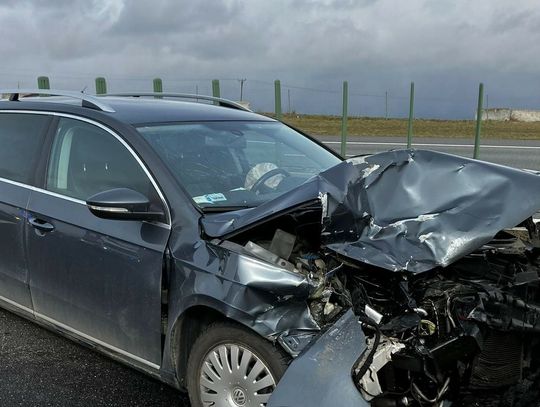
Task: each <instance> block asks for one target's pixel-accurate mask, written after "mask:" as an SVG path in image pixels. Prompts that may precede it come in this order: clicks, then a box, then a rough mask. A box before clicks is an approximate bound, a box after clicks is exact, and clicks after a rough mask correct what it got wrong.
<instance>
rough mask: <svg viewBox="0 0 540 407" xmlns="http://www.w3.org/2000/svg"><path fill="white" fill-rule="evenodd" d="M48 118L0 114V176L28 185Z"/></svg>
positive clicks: (22, 114) (33, 115)
mask: <svg viewBox="0 0 540 407" xmlns="http://www.w3.org/2000/svg"><path fill="white" fill-rule="evenodd" d="M49 121H50V117H49V116H46V115H40V114H27V113H0V177H1V178H6V179H9V180H12V181H17V182H22V183H25V184H30V183H31V179H32V170H33V168H34V163H35V161H36V158H37V157H38V154H39V153H40V152H41V146H42V145H43V135H44V133H45V131H46V130H47V127H48V124H49Z"/></svg>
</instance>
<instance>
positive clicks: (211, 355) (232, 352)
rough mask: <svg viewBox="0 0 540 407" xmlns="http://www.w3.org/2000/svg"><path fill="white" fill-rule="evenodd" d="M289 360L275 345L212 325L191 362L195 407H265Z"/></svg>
mask: <svg viewBox="0 0 540 407" xmlns="http://www.w3.org/2000/svg"><path fill="white" fill-rule="evenodd" d="M288 362H289V357H288V356H287V355H286V354H285V353H284V352H283V351H282V350H280V349H278V348H277V347H276V346H274V345H273V344H272V343H270V342H268V341H267V340H265V339H263V338H261V337H260V336H257V335H256V334H254V333H252V332H250V331H248V330H247V329H245V328H243V327H241V326H239V325H236V324H232V323H227V322H223V323H215V324H212V325H210V326H209V327H208V328H207V329H206V330H205V331H204V332H203V333H202V334H201V335H200V336H199V337H198V338H197V340H196V341H195V343H194V344H193V348H192V349H191V353H190V356H189V360H188V366H187V377H186V380H187V388H188V392H189V398H190V401H191V406H192V407H210V406H212V407H261V406H266V403H267V402H268V399H269V398H270V395H271V394H272V392H273V391H274V389H275V387H276V385H277V383H278V381H279V379H280V378H281V376H283V373H284V372H285V369H286V368H287V366H288Z"/></svg>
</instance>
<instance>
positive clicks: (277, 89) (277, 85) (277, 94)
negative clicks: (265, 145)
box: [274, 79, 283, 120]
mask: <svg viewBox="0 0 540 407" xmlns="http://www.w3.org/2000/svg"><path fill="white" fill-rule="evenodd" d="M274 104H275V109H274V112H275V113H276V119H278V120H281V119H282V117H283V116H282V114H281V82H280V80H279V79H276V80H275V81H274Z"/></svg>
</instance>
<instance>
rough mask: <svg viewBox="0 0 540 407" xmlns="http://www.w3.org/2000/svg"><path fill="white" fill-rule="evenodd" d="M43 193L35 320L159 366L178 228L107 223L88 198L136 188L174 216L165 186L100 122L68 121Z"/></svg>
mask: <svg viewBox="0 0 540 407" xmlns="http://www.w3.org/2000/svg"><path fill="white" fill-rule="evenodd" d="M44 178H45V179H44V190H36V191H32V193H31V196H30V201H29V203H28V213H29V217H30V221H31V222H29V223H28V226H27V228H28V230H27V236H28V237H27V246H28V259H29V272H30V290H31V294H32V300H33V305H34V310H35V315H36V318H40V319H43V320H45V321H48V322H50V323H53V324H55V325H57V326H60V327H62V328H63V329H66V330H68V331H72V332H74V333H76V334H77V335H79V336H82V337H84V338H86V339H87V340H89V341H92V342H95V343H97V344H99V345H101V346H104V347H106V348H108V349H111V350H113V351H114V352H117V353H120V354H122V355H123V356H124V357H127V358H130V359H131V360H132V361H138V362H140V363H143V364H145V365H147V366H150V367H153V368H158V367H159V364H160V361H161V291H162V288H161V273H162V266H163V257H164V251H165V247H166V243H167V240H168V237H169V232H170V227H169V225H167V224H162V223H157V222H152V223H149V222H142V221H135V220H124V221H117V220H107V219H100V218H98V217H96V216H94V215H93V214H92V213H91V212H90V211H89V209H88V208H87V207H86V205H85V201H86V200H87V198H89V197H90V196H92V195H94V194H96V193H98V192H103V191H106V190H110V189H114V188H130V189H133V190H136V191H138V192H141V193H143V194H144V195H145V196H147V197H149V198H150V199H151V200H152V202H153V205H155V206H157V207H161V208H160V209H161V210H163V211H166V203H165V202H164V200H163V199H160V196H161V195H160V194H159V193H158V190H157V185H156V184H155V182H154V181H153V179H152V178H151V177H150V175H149V173H148V172H147V171H146V169H145V168H144V167H143V165H142V163H141V161H140V159H138V158H137V157H136V155H135V154H134V152H133V151H132V150H131V148H130V147H129V146H128V145H127V143H126V142H125V141H123V140H122V139H121V138H120V137H119V136H118V135H116V134H115V133H113V132H112V131H110V130H109V129H107V128H105V127H104V126H101V125H99V124H97V123H93V122H89V121H85V120H82V119H75V118H68V117H62V118H60V119H59V122H58V127H57V130H56V133H55V136H54V140H53V142H52V147H51V153H50V158H49V162H48V166H47V174H46V176H45V177H44Z"/></svg>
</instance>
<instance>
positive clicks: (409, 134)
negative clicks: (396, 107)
mask: <svg viewBox="0 0 540 407" xmlns="http://www.w3.org/2000/svg"><path fill="white" fill-rule="evenodd" d="M413 120H414V82H411V94H410V100H409V125H408V126H407V148H411V144H412V138H413Z"/></svg>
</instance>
